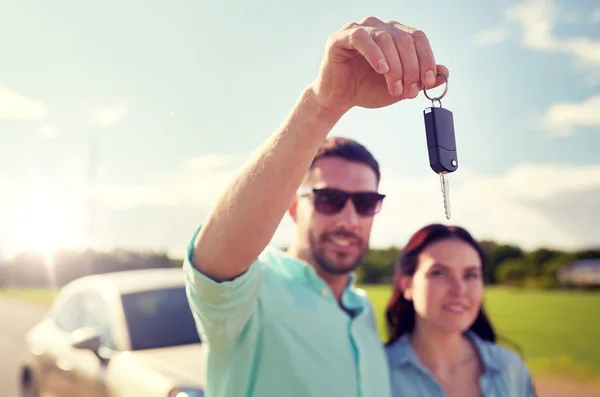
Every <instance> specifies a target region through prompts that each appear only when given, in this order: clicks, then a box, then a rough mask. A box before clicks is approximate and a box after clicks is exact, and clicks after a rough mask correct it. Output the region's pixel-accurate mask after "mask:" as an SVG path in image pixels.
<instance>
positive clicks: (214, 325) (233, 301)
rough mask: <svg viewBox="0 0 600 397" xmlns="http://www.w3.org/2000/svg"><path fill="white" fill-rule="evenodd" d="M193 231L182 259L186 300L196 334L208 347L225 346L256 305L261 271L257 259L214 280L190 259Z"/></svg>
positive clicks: (260, 286) (194, 238)
mask: <svg viewBox="0 0 600 397" xmlns="http://www.w3.org/2000/svg"><path fill="white" fill-rule="evenodd" d="M199 231H200V229H198V230H197V231H196V233H194V236H193V238H192V241H191V242H190V244H189V246H188V249H187V255H186V258H185V260H184V263H183V271H184V279H185V285H186V294H187V297H188V302H189V304H190V308H191V310H192V314H193V316H194V320H195V322H196V327H197V329H198V332H199V334H200V337H201V338H202V339H203V340H205V341H207V342H208V343H209V344H210V345H211V347H215V348H219V347H227V346H230V345H231V344H232V343H233V341H234V340H235V339H236V338H237V337H238V336H239V335H240V333H241V332H242V330H243V329H244V327H245V325H246V324H247V323H248V322H249V321H250V320H251V318H252V316H253V315H254V312H255V311H256V308H257V302H258V296H259V294H260V290H261V288H262V286H263V271H262V266H261V263H260V262H259V260H258V259H256V260H255V261H254V263H252V265H251V266H250V267H249V268H248V270H247V271H246V272H244V273H243V274H241V275H239V276H238V277H236V278H235V279H233V280H229V281H224V282H218V281H215V280H213V279H211V278H209V277H208V276H206V275H205V274H203V273H202V272H200V271H199V270H198V269H197V268H196V267H195V266H194V264H193V263H192V257H193V255H192V254H193V252H194V242H195V240H196V236H197V235H198V232H199Z"/></svg>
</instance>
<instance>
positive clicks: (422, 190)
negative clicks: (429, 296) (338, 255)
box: [373, 164, 600, 248]
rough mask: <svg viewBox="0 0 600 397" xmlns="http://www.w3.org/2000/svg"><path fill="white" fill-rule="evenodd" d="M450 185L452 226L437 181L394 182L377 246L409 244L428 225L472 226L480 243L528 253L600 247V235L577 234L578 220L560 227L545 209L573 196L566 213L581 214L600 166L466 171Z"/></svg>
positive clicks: (389, 184) (598, 211) (599, 180)
mask: <svg viewBox="0 0 600 397" xmlns="http://www.w3.org/2000/svg"><path fill="white" fill-rule="evenodd" d="M383 175H384V177H385V175H386V174H385V173H384V174H383ZM449 180H450V203H451V208H452V218H451V219H450V221H447V220H446V218H445V216H444V211H443V205H442V194H441V190H440V185H439V178H438V177H437V176H436V175H434V174H433V175H431V176H430V177H427V178H422V179H415V178H396V177H393V176H392V177H389V178H388V180H387V181H386V183H385V184H384V185H383V186H382V188H383V189H384V190H385V191H386V193H388V194H389V197H388V198H389V199H388V198H386V200H387V201H386V203H385V206H384V208H383V209H382V211H381V213H380V214H379V217H378V219H377V221H376V225H375V227H374V231H373V243H374V244H377V245H391V244H396V245H398V244H403V243H404V242H406V240H407V239H408V237H409V235H410V234H411V233H413V232H414V231H415V230H416V229H418V228H420V227H421V226H423V225H425V224H426V223H430V222H441V223H454V224H459V225H463V226H466V227H467V228H468V229H469V230H471V231H472V232H473V233H474V234H475V235H476V237H478V238H492V239H497V240H499V241H504V242H512V243H515V244H518V245H520V246H522V247H524V248H533V247H537V246H541V245H550V246H556V247H564V248H572V247H578V246H582V245H586V244H591V242H590V238H591V239H592V240H593V241H592V242H593V243H595V244H600V239H599V238H598V237H597V235H596V236H589V235H586V234H585V232H584V229H583V228H580V230H579V231H578V232H576V233H574V232H573V226H574V229H575V230H578V229H577V224H576V223H577V222H578V219H572V220H571V223H570V224H569V225H566V224H564V223H558V222H555V220H554V219H553V217H552V216H551V215H550V214H549V213H547V212H545V211H542V210H540V208H539V205H540V204H542V203H552V202H553V200H554V198H555V197H558V196H567V195H568V196H570V197H571V200H572V201H571V202H570V204H571V206H567V210H566V211H571V210H573V211H574V213H575V211H576V210H577V207H578V201H577V200H579V199H578V197H581V196H583V195H585V194H587V192H590V191H594V190H600V165H595V166H566V165H555V164H546V165H519V166H516V167H513V168H511V169H509V170H507V171H506V172H504V173H503V174H500V175H482V174H479V173H476V172H473V171H471V170H468V169H465V168H463V169H461V170H459V171H457V172H456V173H455V174H451V175H450V176H449ZM593 211H594V212H595V213H589V214H587V218H588V219H589V218H590V217H594V216H596V218H598V217H599V216H600V202H599V203H598V204H596V205H594V208H593ZM565 217H566V218H567V219H568V218H569V215H568V214H565ZM582 227H583V226H582Z"/></svg>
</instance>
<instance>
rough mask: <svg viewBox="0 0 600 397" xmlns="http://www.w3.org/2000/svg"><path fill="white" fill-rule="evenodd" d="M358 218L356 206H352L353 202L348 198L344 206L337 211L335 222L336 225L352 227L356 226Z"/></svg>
mask: <svg viewBox="0 0 600 397" xmlns="http://www.w3.org/2000/svg"><path fill="white" fill-rule="evenodd" d="M358 218H359V216H358V213H357V212H356V208H354V204H353V203H352V201H351V200H348V201H347V202H346V205H345V206H344V208H342V210H341V211H340V212H339V213H338V216H337V224H338V226H345V227H347V228H349V229H354V228H356V227H357V226H358Z"/></svg>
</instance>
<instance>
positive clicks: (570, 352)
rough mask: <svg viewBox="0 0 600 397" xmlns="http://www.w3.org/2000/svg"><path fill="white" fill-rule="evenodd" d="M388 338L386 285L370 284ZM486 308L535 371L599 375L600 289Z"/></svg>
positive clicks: (518, 293)
mask: <svg viewBox="0 0 600 397" xmlns="http://www.w3.org/2000/svg"><path fill="white" fill-rule="evenodd" d="M365 289H366V290H367V293H368V294H369V298H370V299H371V301H372V302H373V306H374V308H375V311H376V312H377V315H378V325H379V330H380V334H381V336H382V338H383V339H385V326H384V322H383V313H384V309H385V305H386V302H387V300H388V298H389V294H390V289H389V287H388V286H366V287H365ZM54 294H55V291H54V290H46V289H30V290H27V289H23V290H20V289H16V290H2V289H0V297H2V296H8V297H14V298H21V299H26V300H29V301H33V302H36V303H41V304H48V303H49V302H50V301H51V299H52V298H53V297H54ZM485 305H486V310H487V311H488V314H489V316H490V318H491V320H492V322H493V324H494V327H495V328H496V330H497V332H498V334H499V335H500V336H502V337H504V338H507V339H509V340H510V341H512V342H514V343H516V344H517V345H518V347H519V348H520V350H521V351H522V354H523V356H524V358H525V361H526V362H527V364H528V366H529V368H530V369H531V370H532V372H533V373H535V374H536V375H540V376H551V377H553V378H555V377H565V378H569V379H577V380H579V379H580V380H589V381H591V380H595V381H600V343H599V342H600V319H599V316H598V313H599V312H600V292H583V291H581V292H578V291H573V292H570V291H540V290H519V289H505V288H489V287H488V288H487V290H486V299H485Z"/></svg>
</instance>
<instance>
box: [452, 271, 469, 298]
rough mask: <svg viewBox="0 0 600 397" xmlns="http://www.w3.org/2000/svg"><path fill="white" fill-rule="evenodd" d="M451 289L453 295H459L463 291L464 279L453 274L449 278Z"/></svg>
mask: <svg viewBox="0 0 600 397" xmlns="http://www.w3.org/2000/svg"><path fill="white" fill-rule="evenodd" d="M450 282H451V284H452V285H451V291H452V292H453V294H455V295H461V294H463V293H464V292H465V289H466V284H465V282H464V280H463V279H462V278H460V277H456V276H453V277H452V279H451V281H450Z"/></svg>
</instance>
